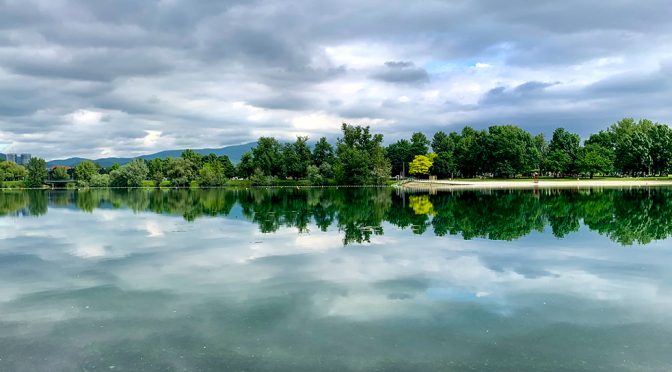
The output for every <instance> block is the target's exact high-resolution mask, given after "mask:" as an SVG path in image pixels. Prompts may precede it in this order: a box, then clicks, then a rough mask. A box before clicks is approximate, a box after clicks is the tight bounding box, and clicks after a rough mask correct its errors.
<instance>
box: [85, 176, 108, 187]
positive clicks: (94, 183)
mask: <svg viewBox="0 0 672 372" xmlns="http://www.w3.org/2000/svg"><path fill="white" fill-rule="evenodd" d="M89 186H90V187H109V186H110V175H109V174H94V175H93V176H91V182H89Z"/></svg>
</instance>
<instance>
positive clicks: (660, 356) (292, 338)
mask: <svg viewBox="0 0 672 372" xmlns="http://www.w3.org/2000/svg"><path fill="white" fill-rule="evenodd" d="M671 236H672V189H668V188H659V189H633V190H614V189H604V190H597V189H595V190H581V191H578V190H542V191H539V192H533V191H531V190H530V191H468V192H467V191H465V192H455V193H438V194H436V195H422V194H411V195H409V194H406V195H402V194H400V193H398V192H397V191H395V190H391V189H271V190H266V189H253V190H241V191H231V190H228V191H227V190H203V191H184V190H182V191H154V190H134V191H115V190H92V191H80V192H75V191H49V192H18V191H5V192H0V371H102V370H116V371H463V370H493V371H495V370H496V371H501V370H510V371H544V370H547V371H575V370H586V371H596V370H604V371H669V370H671V369H672V270H671V269H670V268H671V267H672V238H671Z"/></svg>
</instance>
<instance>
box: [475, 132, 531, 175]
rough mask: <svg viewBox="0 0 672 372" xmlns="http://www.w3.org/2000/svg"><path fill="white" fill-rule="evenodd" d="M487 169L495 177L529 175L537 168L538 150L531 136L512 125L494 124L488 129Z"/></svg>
mask: <svg viewBox="0 0 672 372" xmlns="http://www.w3.org/2000/svg"><path fill="white" fill-rule="evenodd" d="M486 138H487V149H486V151H487V153H488V155H489V159H488V160H489V162H488V166H489V170H490V171H491V172H492V173H493V174H494V175H495V176H496V177H515V176H516V175H518V174H522V175H529V174H530V173H531V172H533V171H534V170H535V169H536V168H537V164H538V159H539V151H538V149H537V147H536V145H535V142H534V139H533V138H532V136H531V135H530V134H529V133H528V132H526V131H524V130H522V129H521V128H518V127H515V126H513V125H496V126H491V127H490V128H489V129H488V135H487V137H486Z"/></svg>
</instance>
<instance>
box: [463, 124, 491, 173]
mask: <svg viewBox="0 0 672 372" xmlns="http://www.w3.org/2000/svg"><path fill="white" fill-rule="evenodd" d="M486 137H487V133H486V132H484V131H477V130H475V129H473V128H471V127H464V128H463V129H462V132H461V134H460V137H459V142H458V143H457V146H456V147H455V162H456V164H457V168H458V170H459V172H460V174H461V175H462V176H463V177H467V178H469V177H474V176H476V175H478V174H480V173H481V172H482V171H483V169H484V165H485V163H487V158H488V156H487V153H486Z"/></svg>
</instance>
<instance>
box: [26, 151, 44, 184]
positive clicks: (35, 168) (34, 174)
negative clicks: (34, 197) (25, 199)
mask: <svg viewBox="0 0 672 372" xmlns="http://www.w3.org/2000/svg"><path fill="white" fill-rule="evenodd" d="M26 171H27V175H26V181H25V184H26V187H42V185H44V181H45V180H46V179H47V162H45V161H44V159H41V158H31V159H30V161H29V162H28V165H26Z"/></svg>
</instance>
